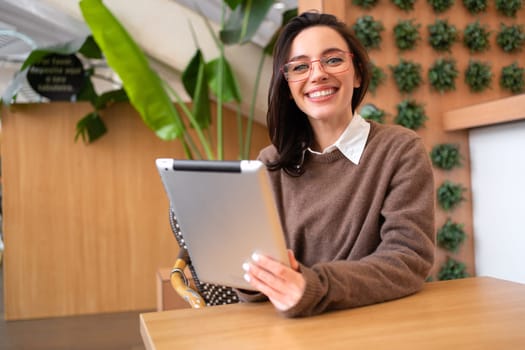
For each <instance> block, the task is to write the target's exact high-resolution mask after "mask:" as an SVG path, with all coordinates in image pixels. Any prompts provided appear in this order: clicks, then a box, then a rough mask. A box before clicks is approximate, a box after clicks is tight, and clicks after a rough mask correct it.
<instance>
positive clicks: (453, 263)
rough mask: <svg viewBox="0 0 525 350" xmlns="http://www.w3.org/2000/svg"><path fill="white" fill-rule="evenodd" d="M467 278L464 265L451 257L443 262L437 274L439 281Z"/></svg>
mask: <svg viewBox="0 0 525 350" xmlns="http://www.w3.org/2000/svg"><path fill="white" fill-rule="evenodd" d="M468 276H469V275H468V273H467V271H466V266H465V264H464V263H462V262H460V261H457V260H454V259H452V258H451V257H448V258H447V261H445V263H444V264H443V265H442V266H441V269H440V270H439V272H438V280H440V281H445V280H453V279H459V278H466V277H468Z"/></svg>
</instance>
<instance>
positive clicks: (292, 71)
mask: <svg viewBox="0 0 525 350" xmlns="http://www.w3.org/2000/svg"><path fill="white" fill-rule="evenodd" d="M352 57H353V55H352V53H351V52H346V51H339V52H334V53H331V54H329V55H326V56H323V57H321V58H320V59H318V60H312V61H303V60H298V61H290V62H287V63H285V64H284V65H283V67H282V68H281V71H282V72H283V74H284V78H285V79H286V80H287V81H288V82H290V83H291V82H297V81H302V80H306V79H308V77H309V76H310V73H311V72H312V66H313V64H314V62H319V63H320V64H321V67H322V68H323V71H325V73H328V74H339V73H343V72H346V71H347V70H349V69H350V65H351V62H352Z"/></svg>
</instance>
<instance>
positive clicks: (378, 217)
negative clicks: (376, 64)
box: [239, 12, 434, 317]
mask: <svg viewBox="0 0 525 350" xmlns="http://www.w3.org/2000/svg"><path fill="white" fill-rule="evenodd" d="M273 62H274V63H273V76H272V80H271V87H270V91H269V98H268V102H269V110H268V115H267V120H268V128H269V132H270V138H271V141H272V145H271V146H269V147H267V148H265V149H264V150H262V152H261V154H260V156H259V158H260V159H261V160H262V161H263V162H265V164H267V166H268V168H269V169H270V171H269V173H270V178H271V182H272V186H273V190H274V194H275V198H276V201H277V206H278V209H279V212H280V215H281V221H282V224H283V229H284V231H285V235H286V240H287V244H288V247H289V248H290V254H289V259H290V267H286V266H284V265H282V264H280V263H278V262H276V261H274V260H272V259H271V258H269V257H266V256H262V255H254V256H252V260H251V261H250V262H248V263H246V264H244V265H243V269H244V270H245V279H246V280H247V281H248V282H249V283H250V284H251V285H252V286H253V287H254V288H256V289H257V290H258V291H260V292H261V293H257V294H250V293H248V292H243V291H239V295H240V298H241V300H244V301H257V300H264V299H266V298H268V299H269V300H270V301H271V302H272V303H273V304H274V306H275V307H276V308H277V309H278V310H279V311H280V312H282V313H283V315H285V316H287V317H297V316H308V315H315V314H319V313H322V312H324V311H327V310H335V309H344V308H350V307H357V306H362V305H367V304H372V303H378V302H382V301H386V300H391V299H395V298H400V297H403V296H406V295H409V294H412V293H415V292H417V291H418V290H420V289H421V287H422V285H423V283H424V280H425V278H426V277H427V274H428V272H429V270H430V268H431V267H432V263H433V258H434V239H433V237H434V234H433V232H434V183H433V174H432V168H431V165H430V162H429V159H428V156H427V152H426V150H425V148H424V146H423V144H422V141H421V139H420V138H419V137H418V136H417V134H416V133H414V132H413V131H411V130H408V129H405V128H402V127H400V126H385V125H381V124H377V123H374V122H367V121H365V120H364V119H362V118H361V116H359V115H358V114H357V113H356V111H357V107H358V105H359V103H360V102H361V101H362V99H363V97H364V95H365V93H366V90H367V86H368V81H369V79H370V72H369V68H368V67H369V61H368V57H367V54H366V51H365V50H364V48H363V47H362V46H361V44H360V43H359V42H358V40H357V39H356V38H355V37H354V36H353V35H352V33H351V32H350V31H349V29H348V28H347V27H346V26H345V24H344V23H341V22H338V21H337V19H336V18H335V17H334V16H332V15H327V14H318V13H312V12H307V13H303V14H302V15H300V16H298V17H296V18H294V19H293V20H292V21H290V22H289V23H288V24H287V25H286V26H285V28H283V31H282V33H281V35H280V37H279V39H278V41H277V43H276V46H275V50H274V61H273Z"/></svg>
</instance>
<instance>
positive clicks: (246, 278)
mask: <svg viewBox="0 0 525 350" xmlns="http://www.w3.org/2000/svg"><path fill="white" fill-rule="evenodd" d="M243 277H244V280H245V281H246V282H250V279H251V278H250V275H248V274H247V273H245V274H244V276H243Z"/></svg>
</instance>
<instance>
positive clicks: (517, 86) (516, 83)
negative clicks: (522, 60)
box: [499, 62, 525, 94]
mask: <svg viewBox="0 0 525 350" xmlns="http://www.w3.org/2000/svg"><path fill="white" fill-rule="evenodd" d="M499 83H500V86H501V87H502V88H503V89H505V90H509V91H510V92H512V93H513V94H520V93H522V92H524V91H525V68H523V67H520V66H518V63H517V62H513V63H512V64H510V65H508V66H504V67H502V68H501V77H500V80H499Z"/></svg>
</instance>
